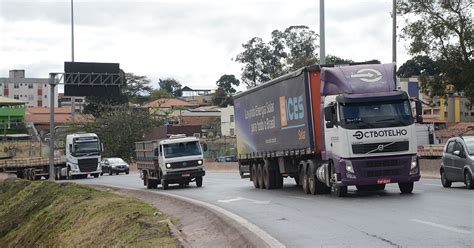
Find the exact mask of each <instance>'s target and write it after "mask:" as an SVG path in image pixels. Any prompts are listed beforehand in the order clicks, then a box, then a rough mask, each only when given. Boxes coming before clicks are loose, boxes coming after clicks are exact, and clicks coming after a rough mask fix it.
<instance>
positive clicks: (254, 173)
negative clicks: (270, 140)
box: [250, 164, 259, 189]
mask: <svg viewBox="0 0 474 248" xmlns="http://www.w3.org/2000/svg"><path fill="white" fill-rule="evenodd" d="M251 166H252V167H251V169H250V178H251V179H252V182H253V186H254V187H255V188H257V189H258V188H259V184H258V177H257V165H256V164H252V165H251Z"/></svg>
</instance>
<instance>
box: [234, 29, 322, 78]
mask: <svg viewBox="0 0 474 248" xmlns="http://www.w3.org/2000/svg"><path fill="white" fill-rule="evenodd" d="M317 37H318V35H317V34H316V33H315V32H314V31H312V30H310V29H309V28H308V27H306V26H290V27H288V28H287V29H285V31H283V32H282V31H279V30H274V31H273V32H272V33H271V40H270V42H269V43H268V44H267V43H265V42H263V40H262V39H261V38H259V37H254V38H252V39H250V40H249V41H247V43H245V44H242V47H243V48H244V51H243V52H241V53H239V54H238V55H237V56H236V58H235V61H237V62H239V63H242V64H244V66H243V67H242V75H241V80H242V83H244V84H246V85H247V86H248V87H254V86H256V85H258V84H260V83H263V82H266V81H269V80H270V79H273V78H276V77H278V76H281V75H283V74H285V73H287V72H288V71H290V70H297V69H300V68H302V67H304V66H308V65H311V64H314V63H317V62H318V59H317V53H316V52H315V51H316V48H317V47H318V46H317V45H316V40H317Z"/></svg>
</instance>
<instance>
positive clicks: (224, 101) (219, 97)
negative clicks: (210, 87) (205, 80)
mask: <svg viewBox="0 0 474 248" xmlns="http://www.w3.org/2000/svg"><path fill="white" fill-rule="evenodd" d="M232 104H233V100H232V96H231V95H229V94H228V93H227V92H225V90H224V89H223V88H221V87H218V88H217V90H216V91H215V92H214V94H213V95H212V105H216V106H219V107H226V106H227V105H232Z"/></svg>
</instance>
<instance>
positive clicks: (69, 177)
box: [66, 167, 72, 180]
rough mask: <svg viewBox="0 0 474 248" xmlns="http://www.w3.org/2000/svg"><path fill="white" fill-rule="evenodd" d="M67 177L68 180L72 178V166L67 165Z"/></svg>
mask: <svg viewBox="0 0 474 248" xmlns="http://www.w3.org/2000/svg"><path fill="white" fill-rule="evenodd" d="M66 179H67V180H72V174H71V168H70V167H67V171H66Z"/></svg>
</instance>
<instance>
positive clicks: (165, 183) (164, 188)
mask: <svg viewBox="0 0 474 248" xmlns="http://www.w3.org/2000/svg"><path fill="white" fill-rule="evenodd" d="M196 184H197V180H196ZM161 188H163V190H167V189H168V182H167V181H166V180H165V179H163V178H162V179H161Z"/></svg>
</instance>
